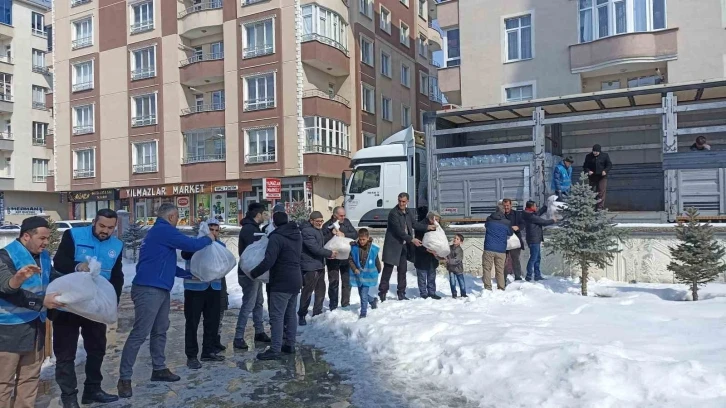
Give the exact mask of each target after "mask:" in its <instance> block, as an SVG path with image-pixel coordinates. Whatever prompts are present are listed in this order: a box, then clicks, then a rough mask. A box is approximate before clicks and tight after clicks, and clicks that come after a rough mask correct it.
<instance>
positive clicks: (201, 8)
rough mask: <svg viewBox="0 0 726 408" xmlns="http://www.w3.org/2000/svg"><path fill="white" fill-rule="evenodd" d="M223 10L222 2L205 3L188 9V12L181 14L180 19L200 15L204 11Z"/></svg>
mask: <svg viewBox="0 0 726 408" xmlns="http://www.w3.org/2000/svg"><path fill="white" fill-rule="evenodd" d="M221 8H222V0H212V1H205V2H203V3H199V4H195V5H193V6H191V7H188V8H187V9H186V10H184V11H181V12H179V14H178V18H184V17H186V16H188V15H190V14H194V13H199V12H200V11H204V10H217V9H221Z"/></svg>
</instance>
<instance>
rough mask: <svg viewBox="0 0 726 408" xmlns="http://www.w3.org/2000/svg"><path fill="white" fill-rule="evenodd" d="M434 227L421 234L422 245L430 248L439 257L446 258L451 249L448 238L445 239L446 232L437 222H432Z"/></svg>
mask: <svg viewBox="0 0 726 408" xmlns="http://www.w3.org/2000/svg"><path fill="white" fill-rule="evenodd" d="M434 225H436V229H435V230H434V231H429V232H427V233H425V234H424V236H423V246H424V247H425V248H426V249H430V250H432V251H433V252H434V254H436V256H438V257H439V258H446V257H447V256H448V255H449V252H450V251H451V249H450V248H449V240H448V239H446V233H445V232H444V230H443V229H442V228H441V225H439V223H438V222H436V223H434Z"/></svg>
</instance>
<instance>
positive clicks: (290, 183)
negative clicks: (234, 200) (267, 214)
mask: <svg viewBox="0 0 726 408" xmlns="http://www.w3.org/2000/svg"><path fill="white" fill-rule="evenodd" d="M309 180H310V179H309V178H308V177H306V176H303V177H283V178H265V179H257V180H252V181H251V189H250V191H249V192H247V193H245V194H244V202H243V204H244V206H243V209H247V206H248V205H249V204H251V203H262V204H264V205H265V206H266V207H267V208H268V210H271V209H272V206H273V205H275V204H277V203H283V204H285V208H286V209H287V210H288V211H290V210H291V208H292V207H291V206H292V205H293V203H305V205H306V206H307V207H308V208H312V184H311V182H310V181H309Z"/></svg>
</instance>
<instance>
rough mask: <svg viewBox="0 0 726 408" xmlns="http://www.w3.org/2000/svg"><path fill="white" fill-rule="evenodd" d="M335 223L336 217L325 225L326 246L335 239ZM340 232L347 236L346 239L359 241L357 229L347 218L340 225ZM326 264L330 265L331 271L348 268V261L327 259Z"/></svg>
mask: <svg viewBox="0 0 726 408" xmlns="http://www.w3.org/2000/svg"><path fill="white" fill-rule="evenodd" d="M335 221H337V220H336V219H335V217H332V218H331V219H329V220H328V221H327V222H325V224H323V229H322V231H323V238H324V239H325V243H326V244H327V243H328V241H330V240H331V239H333V229H334V228H333V223H335ZM340 230H341V231H342V232H343V234H345V237H346V238H350V239H358V231H356V230H355V227H353V224H351V223H350V220H349V219H347V218H346V219H345V220H343V222H342V223H340ZM325 263H326V264H327V265H328V269H329V270H330V269H340V268H341V267H347V266H348V261H342V260H339V259H326V260H325Z"/></svg>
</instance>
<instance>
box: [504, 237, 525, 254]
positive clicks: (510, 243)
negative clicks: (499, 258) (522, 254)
mask: <svg viewBox="0 0 726 408" xmlns="http://www.w3.org/2000/svg"><path fill="white" fill-rule="evenodd" d="M521 246H522V242H521V241H519V238H517V236H516V235H514V234H512V236H511V237H509V238H508V239H507V251H511V250H512V249H519V248H520V247H521Z"/></svg>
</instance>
